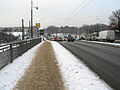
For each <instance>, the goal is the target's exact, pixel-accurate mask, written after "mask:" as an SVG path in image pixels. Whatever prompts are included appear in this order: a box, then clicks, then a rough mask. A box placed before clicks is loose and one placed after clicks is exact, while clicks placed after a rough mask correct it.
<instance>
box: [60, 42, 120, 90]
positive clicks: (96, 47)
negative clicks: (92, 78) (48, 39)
mask: <svg viewBox="0 0 120 90" xmlns="http://www.w3.org/2000/svg"><path fill="white" fill-rule="evenodd" d="M61 44H62V45H63V46H64V47H65V48H67V49H68V50H69V51H71V52H72V53H73V54H74V55H76V56H77V57H78V58H80V59H81V60H82V61H83V62H84V63H85V64H86V65H87V66H89V67H90V68H91V69H92V70H93V71H94V72H96V73H97V74H98V75H99V76H100V78H102V79H103V80H104V81H105V82H107V83H108V84H109V85H110V86H111V87H112V88H114V89H115V90H120V48H115V47H110V46H104V45H100V44H94V43H87V42H81V41H79V42H61Z"/></svg>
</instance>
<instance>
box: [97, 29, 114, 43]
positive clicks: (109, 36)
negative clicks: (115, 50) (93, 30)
mask: <svg viewBox="0 0 120 90" xmlns="http://www.w3.org/2000/svg"><path fill="white" fill-rule="evenodd" d="M97 39H98V40H102V41H107V42H113V41H115V32H114V30H105V31H101V32H99V36H98V37H97Z"/></svg>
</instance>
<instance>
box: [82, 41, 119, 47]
mask: <svg viewBox="0 0 120 90" xmlns="http://www.w3.org/2000/svg"><path fill="white" fill-rule="evenodd" d="M82 42H86V43H94V44H101V45H106V46H110V47H115V48H120V44H118V43H107V42H97V41H86V40H82Z"/></svg>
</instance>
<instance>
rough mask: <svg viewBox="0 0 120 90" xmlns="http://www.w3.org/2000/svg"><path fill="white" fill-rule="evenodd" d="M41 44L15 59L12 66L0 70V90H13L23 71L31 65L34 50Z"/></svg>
mask: <svg viewBox="0 0 120 90" xmlns="http://www.w3.org/2000/svg"><path fill="white" fill-rule="evenodd" d="M42 43H43V42H42ZM42 43H40V44H38V45H36V46H35V47H33V48H32V49H30V50H28V51H27V52H26V53H24V54H23V55H22V56H20V57H18V58H17V59H15V60H14V62H13V63H12V64H9V65H7V66H6V67H4V68H3V69H1V70H0V90H12V89H13V87H14V86H15V85H16V83H17V82H18V80H19V79H20V78H21V77H22V76H23V74H24V72H25V70H26V69H27V68H28V66H29V65H30V64H31V62H32V58H33V57H34V54H35V52H36V50H37V49H38V47H39V46H40V45H41V44H42Z"/></svg>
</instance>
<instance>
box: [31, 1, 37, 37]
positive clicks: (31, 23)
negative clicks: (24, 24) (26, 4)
mask: <svg viewBox="0 0 120 90" xmlns="http://www.w3.org/2000/svg"><path fill="white" fill-rule="evenodd" d="M33 8H36V9H37V10H38V7H34V6H33V1H32V0H31V38H33Z"/></svg>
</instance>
